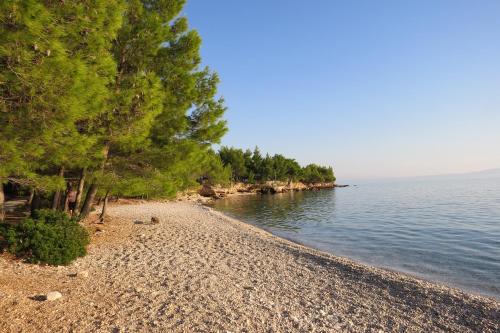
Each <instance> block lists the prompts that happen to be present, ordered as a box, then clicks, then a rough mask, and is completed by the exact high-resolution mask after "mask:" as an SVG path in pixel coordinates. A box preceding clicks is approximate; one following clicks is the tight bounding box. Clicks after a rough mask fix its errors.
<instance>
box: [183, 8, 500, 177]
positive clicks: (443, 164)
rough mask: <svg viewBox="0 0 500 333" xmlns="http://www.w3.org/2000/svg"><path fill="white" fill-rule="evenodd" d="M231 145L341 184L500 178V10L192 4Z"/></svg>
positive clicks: (192, 18) (193, 20)
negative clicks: (310, 168)
mask: <svg viewBox="0 0 500 333" xmlns="http://www.w3.org/2000/svg"><path fill="white" fill-rule="evenodd" d="M184 14H185V15H186V16H187V17H188V18H189V20H190V24H191V26H192V27H193V28H195V29H197V30H198V31H199V33H200V34H201V36H202V38H203V47H202V56H203V60H204V63H205V64H207V65H209V66H210V67H211V68H212V69H214V70H216V71H217V72H218V73H219V75H220V77H221V80H222V83H221V85H220V93H221V94H222V95H223V96H224V98H225V99H226V102H227V106H228V107H229V110H228V112H227V115H226V118H227V119H228V121H229V128H230V131H229V133H228V134H227V135H226V137H225V138H224V140H223V144H225V145H231V146H237V147H241V148H253V147H254V146H256V145H258V146H259V147H260V148H261V150H262V151H263V152H269V153H271V154H274V153H282V154H284V155H286V156H289V157H294V158H296V159H297V161H299V162H300V163H303V164H304V163H310V162H317V163H321V164H329V165H332V166H333V167H334V169H335V172H336V174H337V177H338V178H339V179H340V180H342V179H356V178H377V177H392V176H394V177H401V176H417V175H428V174H441V173H454V172H467V171H474V170H481V169H488V168H498V167H500V1H498V0H493V1H486V0H481V1H471V0H468V1H462V0H451V1H440V0H432V1H430V0H429V1H426V0H424V1H420V0H419V1H417V0H415V1H397V0H392V1H382V0H379V1H368V0H367V1H350V0H345V1H335V0H315V1H302V0H253V1H239V0H188V5H187V6H186V8H185V9H184Z"/></svg>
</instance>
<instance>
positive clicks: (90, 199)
mask: <svg viewBox="0 0 500 333" xmlns="http://www.w3.org/2000/svg"><path fill="white" fill-rule="evenodd" d="M96 193H97V184H96V183H92V184H91V185H90V187H89V190H88V191H87V195H86V196H85V202H84V203H83V206H82V210H81V211H80V216H79V218H80V219H84V218H86V217H87V216H89V213H90V210H91V209H92V204H93V203H94V199H95V195H96Z"/></svg>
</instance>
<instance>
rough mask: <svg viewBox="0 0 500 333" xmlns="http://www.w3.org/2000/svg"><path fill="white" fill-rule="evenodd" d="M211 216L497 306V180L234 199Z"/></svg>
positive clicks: (382, 185) (499, 258) (399, 183)
mask: <svg viewBox="0 0 500 333" xmlns="http://www.w3.org/2000/svg"><path fill="white" fill-rule="evenodd" d="M214 208H215V209H217V210H219V211H222V212H224V213H226V214H227V215H230V216H232V217H235V218H237V219H240V220H242V221H245V222H247V223H250V224H253V225H256V226H260V227H262V228H264V229H266V230H268V231H270V232H272V233H274V234H276V235H278V236H281V237H284V238H287V239H290V240H293V241H296V242H299V243H302V244H304V245H307V246H311V247H313V248H316V249H319V250H323V251H326V252H330V253H332V254H335V255H339V256H344V257H348V258H351V259H354V260H358V261H360V262H363V263H366V264H370V265H374V266H377V267H383V268H389V269H393V270H397V271H402V272H406V273H409V274H412V275H415V276H419V277H422V278H426V279H429V280H432V281H437V282H441V283H445V284H447V285H450V286H454V287H458V288H461V289H463V290H466V291H471V292H474V293H479V294H482V295H486V296H491V297H495V298H497V299H500V178H491V179H460V180H456V179H439V178H434V179H424V180H413V181H397V182H386V183H367V184H358V185H357V186H351V187H347V188H337V189H333V190H321V191H304V192H291V193H284V194H276V195H255V196H253V195H248V196H235V197H230V198H227V199H224V200H219V201H217V202H215V203H214Z"/></svg>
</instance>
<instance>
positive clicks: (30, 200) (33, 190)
mask: <svg viewBox="0 0 500 333" xmlns="http://www.w3.org/2000/svg"><path fill="white" fill-rule="evenodd" d="M34 197H35V189H34V188H33V187H32V188H30V196H29V198H28V202H27V203H26V205H28V206H30V207H31V204H32V203H33V198H34Z"/></svg>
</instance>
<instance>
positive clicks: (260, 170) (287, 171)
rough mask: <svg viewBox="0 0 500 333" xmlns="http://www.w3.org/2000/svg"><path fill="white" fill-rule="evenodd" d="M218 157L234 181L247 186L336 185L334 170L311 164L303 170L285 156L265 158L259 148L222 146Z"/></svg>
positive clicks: (277, 155)
mask: <svg viewBox="0 0 500 333" xmlns="http://www.w3.org/2000/svg"><path fill="white" fill-rule="evenodd" d="M219 156H220V159H221V160H222V163H223V165H224V166H226V167H228V168H229V169H230V171H231V179H232V180H233V181H240V182H246V183H256V182H266V181H272V180H278V181H302V182H304V183H323V182H335V175H334V172H333V168H332V167H323V166H319V165H316V164H309V165H307V166H305V167H303V168H302V167H301V166H300V165H299V164H298V163H297V161H295V160H294V159H291V158H286V157H285V156H283V155H280V154H276V155H274V156H272V157H271V156H269V155H266V156H265V157H262V155H261V153H260V150H259V148H257V147H256V148H255V150H254V151H253V152H251V151H250V150H247V151H243V150H242V149H238V148H233V147H221V149H220V150H219Z"/></svg>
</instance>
